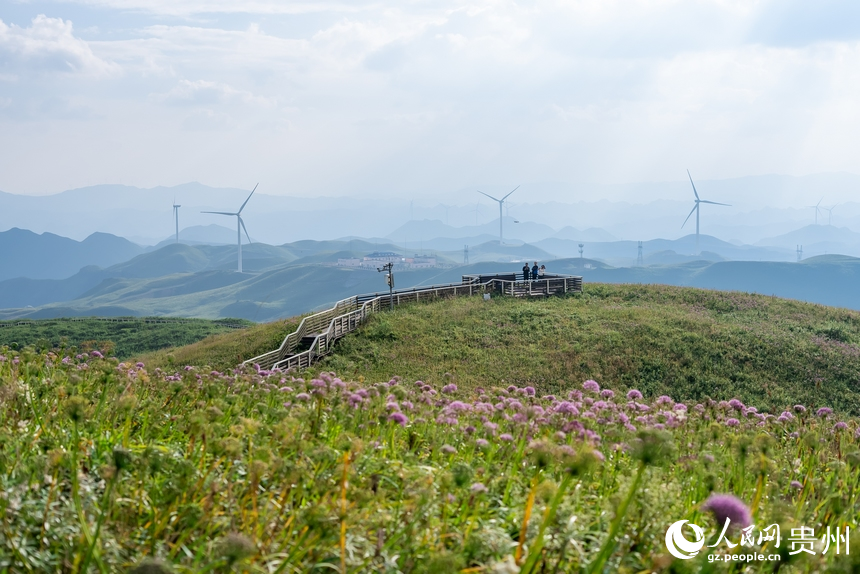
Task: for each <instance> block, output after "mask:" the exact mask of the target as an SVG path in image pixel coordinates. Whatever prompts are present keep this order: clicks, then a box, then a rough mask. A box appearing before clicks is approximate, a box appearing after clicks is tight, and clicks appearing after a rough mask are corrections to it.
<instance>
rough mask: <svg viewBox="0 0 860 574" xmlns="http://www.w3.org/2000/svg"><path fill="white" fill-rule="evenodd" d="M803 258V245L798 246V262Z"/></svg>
mask: <svg viewBox="0 0 860 574" xmlns="http://www.w3.org/2000/svg"><path fill="white" fill-rule="evenodd" d="M801 259H803V245H798V246H797V262H798V263H800V260H801Z"/></svg>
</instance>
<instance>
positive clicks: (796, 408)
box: [794, 405, 806, 414]
mask: <svg viewBox="0 0 860 574" xmlns="http://www.w3.org/2000/svg"><path fill="white" fill-rule="evenodd" d="M794 412H796V413H797V414H803V413H805V412H806V407H805V406H803V405H794Z"/></svg>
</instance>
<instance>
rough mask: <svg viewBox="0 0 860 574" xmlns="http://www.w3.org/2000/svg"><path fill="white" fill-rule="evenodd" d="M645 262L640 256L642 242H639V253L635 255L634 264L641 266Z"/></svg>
mask: <svg viewBox="0 0 860 574" xmlns="http://www.w3.org/2000/svg"><path fill="white" fill-rule="evenodd" d="M644 264H645V258H644V257H643V256H642V242H641V241H640V242H639V254H638V255H637V256H636V265H637V266H638V267H642V265H644Z"/></svg>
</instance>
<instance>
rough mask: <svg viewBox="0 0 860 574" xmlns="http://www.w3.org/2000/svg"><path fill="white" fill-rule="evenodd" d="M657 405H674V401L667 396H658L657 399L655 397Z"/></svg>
mask: <svg viewBox="0 0 860 574" xmlns="http://www.w3.org/2000/svg"><path fill="white" fill-rule="evenodd" d="M657 404H658V405H673V404H675V401H673V400H672V397H670V396H669V395H660V396H659V397H657Z"/></svg>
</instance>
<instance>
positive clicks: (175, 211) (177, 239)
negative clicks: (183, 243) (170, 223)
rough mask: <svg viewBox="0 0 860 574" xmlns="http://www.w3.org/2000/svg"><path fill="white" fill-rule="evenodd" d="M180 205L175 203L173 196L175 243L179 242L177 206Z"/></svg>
mask: <svg viewBox="0 0 860 574" xmlns="http://www.w3.org/2000/svg"><path fill="white" fill-rule="evenodd" d="M180 207H182V206H181V205H176V198H175V197H174V198H173V218H174V219H175V220H176V243H179V208H180Z"/></svg>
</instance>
